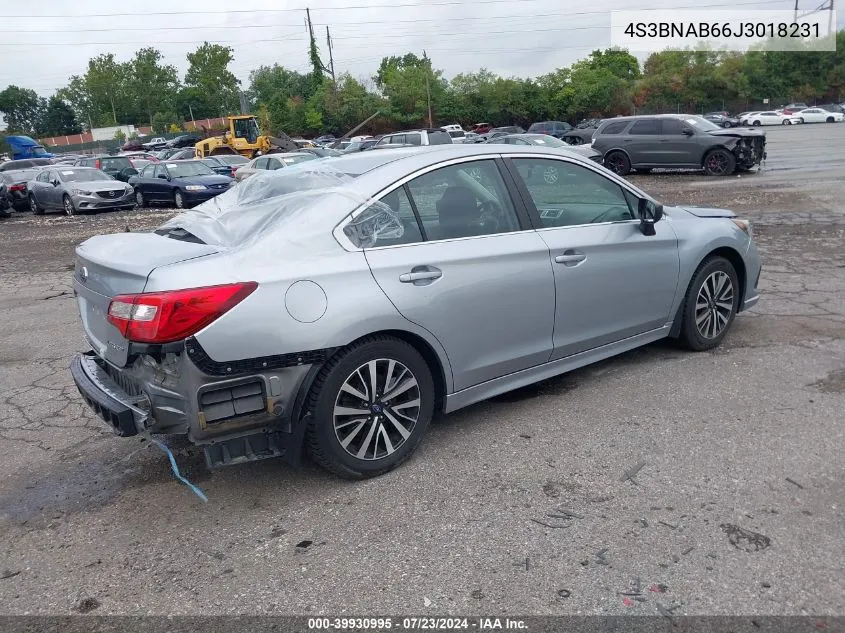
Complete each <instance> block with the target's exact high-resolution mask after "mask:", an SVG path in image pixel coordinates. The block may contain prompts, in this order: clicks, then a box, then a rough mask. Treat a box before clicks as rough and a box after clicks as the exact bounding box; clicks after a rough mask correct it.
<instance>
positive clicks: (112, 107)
mask: <svg viewBox="0 0 845 633" xmlns="http://www.w3.org/2000/svg"><path fill="white" fill-rule="evenodd" d="M109 101H111V115H112V116H113V117H114V124H115V125H117V112H115V110H114V97H112V96H111V93H109Z"/></svg>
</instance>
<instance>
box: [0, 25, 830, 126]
mask: <svg viewBox="0 0 845 633" xmlns="http://www.w3.org/2000/svg"><path fill="white" fill-rule="evenodd" d="M836 40H837V46H836V51H831V52H816V51H803V52H773V51H765V52H764V51H750V52H746V53H733V52H721V51H664V52H659V53H653V54H652V55H650V56H649V57H648V58H647V59H646V60H645V62H644V63H643V64H642V65H641V64H640V63H639V61H638V60H637V58H636V57H634V56H633V55H631V54H630V53H629V52H628V51H625V50H621V49H616V48H609V49H605V50H595V51H593V52H592V53H590V54H589V55H588V56H587V57H586V58H584V59H581V60H579V61H577V62H575V63H574V64H572V65H571V66H569V67H567V68H558V69H555V70H554V71H552V72H550V73H547V74H544V75H541V76H539V77H534V78H527V77H501V76H498V75H496V74H494V73H492V72H490V71H488V70H486V69H484V68H482V69H480V70H478V71H476V72H469V73H461V74H459V75H457V76H455V77H453V78H451V79H447V78H446V77H445V76H444V74H443V72H442V71H441V70H438V69H437V68H436V67H435V66H434V64H433V62H432V59H431V58H430V57H429V56H427V55H426V54H425V52H423V53H422V55H418V54H416V53H412V52H409V53H407V54H406V55H403V56H391V57H385V58H383V59H382V61H381V64H380V65H379V68H378V71H377V72H376V74H375V76H373V77H371V78H366V79H364V78H355V77H353V76H352V75H351V74H349V73H343V74H341V75H340V76H338V77H332V76H330V74H329V72H328V70H327V68H326V66H325V65H324V64H323V62H322V61H321V59H320V56H319V50H318V49H317V46H316V43H315V42H314V41H313V40H312V42H311V46H310V49H309V58H310V62H311V66H312V69H311V71H310V72H308V73H300V72H297V71H294V70H291V69H288V68H285V67H284V66H282V65H280V64H273V65H264V66H260V67H259V68H256V69H255V70H253V71H252V72H251V73H250V74H249V79H248V82H247V85H246V86H242V85H241V82H240V81H239V80H238V79H237V78H236V77H235V76H234V74H233V73H232V72H231V70H230V65H231V63H232V61H233V59H234V51H233V49H232V48H230V47H226V46H221V45H219V44H210V43H207V42H206V43H204V44H202V45H201V46H199V47H198V48H197V49H196V50H195V51H193V52H191V53H188V55H187V61H188V70H187V72H186V73H185V76H184V77H182V78H180V77H179V73H178V72H177V70H176V68H175V67H174V66H171V65H168V64H166V63H164V61H163V56H162V54H161V52H160V51H158V50H157V49H155V48H152V47H148V48H143V49H141V50H139V51H137V52H136V53H135V55H134V57H133V58H132V59H130V60H127V61H122V62H121V61H119V60H117V59H116V58H115V56H114V55H113V54H111V53H107V54H102V55H98V56H97V57H94V58H92V59H91V60H89V62H88V66H87V69H86V72H85V73H84V74H80V75H74V76H72V77H70V79H69V80H68V83H67V85H66V86H64V87H62V88H60V89H59V90H57V91H56V93H55V94H54V95H52V96H50V97H49V98H47V99H45V98H43V97H40V96H39V95H38V94H37V93H35V91H33V90H30V89H27V88H24V87H18V86H8V87H7V88H6V89H5V90H3V91H2V92H0V112H2V113H3V115H4V117H5V119H6V123H7V127H8V129H9V132H19V133H25V134H30V135H34V136H54V135H63V134H74V133H78V132H79V131H80V130H81V128H82V127H89V126H93V127H101V126H109V125H117V124H134V125H151V126H152V127H153V129H154V130H155V131H156V132H165V131H167V130H168V129H172V126H173V125H177V126H179V125H181V124H182V122H183V121H186V120H191V118H194V119H205V118H214V117H221V116H227V115H230V114H235V113H239V112H240V110H241V100H242V98H243V100H244V101H245V102H246V104H247V105H248V107H249V108H250V109H251V112H253V113H254V114H256V115H257V116H258V118H259V122H260V124H261V127H262V130H263V131H264V132H265V133H270V134H275V133H278V132H280V131H281V132H285V133H287V134H289V135H300V134H318V133H324V132H333V133H335V134H339V133H344V132H346V131H348V130H350V129H351V128H353V127H355V126H356V125H357V124H358V123H360V122H361V121H363V120H364V119H366V118H367V117H369V116H370V115H372V114H374V113H376V112H379V113H380V115H379V117H377V118H376V119H374V121H373V122H372V123H371V124H370V125H369V126H368V127H367V128H365V130H366V131H369V132H380V131H387V130H392V129H397V128H401V127H407V126H417V125H426V124H427V123H428V119H429V112H431V117H432V122H433V123H434V124H435V125H442V124H446V123H454V122H458V123H463V124H471V123H475V122H481V121H484V122H489V123H492V124H494V125H511V124H516V125H523V126H525V125H528V124H530V123H532V122H534V121H540V120H549V119H553V120H565V121H569V122H571V123H575V122H576V121H578V120H580V119H582V118H588V117H605V116H614V115H617V114H631V113H643V112H700V111H703V110H713V109H716V110H722V109H727V110H731V111H737V110H747V109H751V108H753V107H754V106H757V107H762V104H763V103H764V100H766V99H768V100H769V103H770V104H771V106H770V107H775V106H777V105H779V104H782V103H786V102H787V101H793V100H795V101H806V102H807V103H810V104H812V103H823V102H831V101H835V102H841V101H842V100H843V98H845V31H839V32H838V33H837V37H836Z"/></svg>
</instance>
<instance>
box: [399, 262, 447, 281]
mask: <svg viewBox="0 0 845 633" xmlns="http://www.w3.org/2000/svg"><path fill="white" fill-rule="evenodd" d="M442 276H443V271H442V270H439V269H437V268H434V267H433V266H414V268H413V269H412V270H411V272H409V273H402V274H401V275H399V281H401V282H402V283H403V284H416V285H423V284H418V283H417V282H420V281H422V282H426V281H428V282H431V281H434V280H435V279H440V278H441V277H442Z"/></svg>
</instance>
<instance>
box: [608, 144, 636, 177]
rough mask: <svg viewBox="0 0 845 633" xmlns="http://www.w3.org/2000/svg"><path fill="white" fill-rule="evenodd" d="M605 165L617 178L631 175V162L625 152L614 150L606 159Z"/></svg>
mask: <svg viewBox="0 0 845 633" xmlns="http://www.w3.org/2000/svg"><path fill="white" fill-rule="evenodd" d="M604 165H605V167H607V168H608V169H609V170H610V171H612V172H613V173H615V174H616V175H617V176H627V175H628V174H629V173H631V161H630V159H629V158H628V157H627V156H626V155H625V153H624V152H620V151H618V150H614V151H612V152H609V153H608V154H607V156H605V157H604Z"/></svg>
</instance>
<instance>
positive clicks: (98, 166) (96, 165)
mask: <svg viewBox="0 0 845 633" xmlns="http://www.w3.org/2000/svg"><path fill="white" fill-rule="evenodd" d="M94 168H95V169H102V168H103V161H101V160H100V159H99V158H98V159H97V160H96V161H95V162H94Z"/></svg>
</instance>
